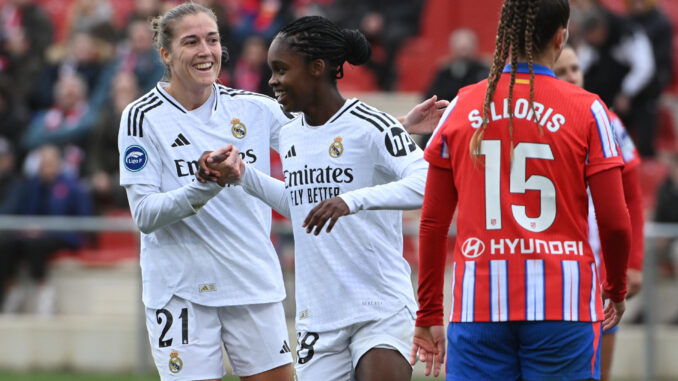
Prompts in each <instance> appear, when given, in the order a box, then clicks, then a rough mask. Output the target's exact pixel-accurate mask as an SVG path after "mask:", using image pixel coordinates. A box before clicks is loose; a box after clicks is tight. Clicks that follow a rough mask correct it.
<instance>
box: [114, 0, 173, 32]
mask: <svg viewBox="0 0 678 381" xmlns="http://www.w3.org/2000/svg"><path fill="white" fill-rule="evenodd" d="M163 3H165V2H163V1H161V0H136V1H134V8H133V9H132V12H131V13H130V14H129V16H128V17H127V22H126V23H125V26H128V25H129V24H130V23H131V22H132V21H135V20H143V21H148V20H150V19H152V18H153V17H155V16H158V15H159V14H160V6H161V5H162V4H163ZM123 37H124V36H123Z"/></svg>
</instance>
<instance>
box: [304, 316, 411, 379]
mask: <svg viewBox="0 0 678 381" xmlns="http://www.w3.org/2000/svg"><path fill="white" fill-rule="evenodd" d="M414 321H415V315H414V314H413V313H412V312H411V311H410V310H409V308H407V307H404V308H402V309H401V310H399V311H398V312H397V313H395V314H393V315H391V316H389V317H386V318H384V319H380V320H373V321H367V322H360V323H357V324H353V325H350V326H348V327H345V328H341V329H336V330H332V331H325V332H308V331H303V332H297V363H296V364H295V366H294V368H295V372H296V376H297V380H298V381H317V380H323V381H347V380H352V381H353V380H355V369H356V367H357V366H358V361H360V358H361V357H362V356H363V355H364V354H365V353H367V351H369V350H370V349H372V348H387V349H394V350H396V351H398V352H399V353H400V354H401V355H402V356H403V357H404V358H405V359H406V360H407V361H408V362H409V360H408V358H409V354H410V349H411V348H412V337H413V335H414Z"/></svg>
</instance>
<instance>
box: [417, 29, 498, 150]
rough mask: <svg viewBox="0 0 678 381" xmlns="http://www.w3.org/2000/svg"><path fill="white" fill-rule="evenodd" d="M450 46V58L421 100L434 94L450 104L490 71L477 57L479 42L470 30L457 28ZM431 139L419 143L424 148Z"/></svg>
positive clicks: (451, 38)
mask: <svg viewBox="0 0 678 381" xmlns="http://www.w3.org/2000/svg"><path fill="white" fill-rule="evenodd" d="M449 43H450V55H449V57H448V58H447V59H446V60H445V62H444V63H443V65H441V66H440V68H438V72H437V73H436V75H435V78H434V79H433V81H432V82H431V84H430V85H429V87H428V89H427V90H426V93H425V94H424V99H428V98H430V97H432V96H434V95H437V96H438V99H445V100H448V101H451V100H452V99H454V98H455V97H456V96H457V92H458V91H459V89H461V88H462V87H464V86H467V85H470V84H473V83H476V82H479V81H481V80H483V79H486V78H487V75H488V74H489V72H490V68H489V67H487V65H486V64H485V62H483V61H482V60H480V59H479V58H478V56H477V48H478V39H477V37H476V34H475V33H474V32H473V31H472V30H470V29H466V28H460V29H457V30H455V31H453V32H452V33H451V34H450V39H449ZM430 137H431V134H427V135H422V137H421V138H420V140H419V141H418V143H419V144H420V145H421V146H425V145H426V143H427V142H428V140H429V138H430Z"/></svg>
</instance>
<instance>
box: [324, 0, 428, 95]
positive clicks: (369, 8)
mask: <svg viewBox="0 0 678 381" xmlns="http://www.w3.org/2000/svg"><path fill="white" fill-rule="evenodd" d="M423 4H424V1H423V0H399V1H391V0H335V1H334V3H332V4H330V5H329V6H328V7H327V9H326V13H327V17H328V18H329V19H330V20H332V21H333V22H335V23H336V24H338V25H339V26H341V27H342V28H347V29H360V30H361V31H362V32H363V33H364V34H365V37H367V40H368V41H369V42H370V45H371V46H372V58H371V59H370V61H369V62H368V64H367V65H368V67H369V68H370V70H371V71H372V72H373V73H374V75H375V76H376V80H377V84H378V86H379V88H380V89H381V90H384V91H393V90H396V88H397V84H398V82H397V81H398V70H397V66H396V57H397V55H398V52H399V51H400V48H401V47H402V45H403V43H404V42H405V40H406V39H407V38H409V37H414V36H416V35H417V33H419V19H420V15H421V10H422V7H423Z"/></svg>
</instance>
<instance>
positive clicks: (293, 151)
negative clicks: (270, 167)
mask: <svg viewBox="0 0 678 381" xmlns="http://www.w3.org/2000/svg"><path fill="white" fill-rule="evenodd" d="M296 156H297V150H296V149H294V145H293V146H292V148H290V150H289V151H287V153H286V154H285V159H289V158H290V157H296Z"/></svg>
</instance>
